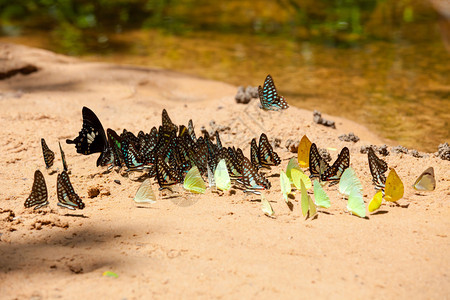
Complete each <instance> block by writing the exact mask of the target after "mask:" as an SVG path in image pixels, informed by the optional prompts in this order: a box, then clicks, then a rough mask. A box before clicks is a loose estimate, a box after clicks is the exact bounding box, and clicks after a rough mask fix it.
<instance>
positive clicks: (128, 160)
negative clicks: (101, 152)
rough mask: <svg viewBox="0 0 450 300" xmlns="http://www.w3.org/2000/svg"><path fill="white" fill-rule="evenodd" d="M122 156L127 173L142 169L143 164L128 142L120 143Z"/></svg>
mask: <svg viewBox="0 0 450 300" xmlns="http://www.w3.org/2000/svg"><path fill="white" fill-rule="evenodd" d="M122 154H123V159H124V161H125V166H127V168H128V171H131V170H139V169H142V165H143V164H142V162H141V161H140V158H139V155H138V152H137V150H136V147H135V146H134V144H133V143H131V142H130V141H128V140H125V141H122Z"/></svg>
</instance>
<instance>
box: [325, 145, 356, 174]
mask: <svg viewBox="0 0 450 300" xmlns="http://www.w3.org/2000/svg"><path fill="white" fill-rule="evenodd" d="M349 166H350V151H349V150H348V148H347V147H344V148H343V149H342V150H341V153H339V156H338V158H337V159H336V161H335V162H334V164H333V165H332V166H331V167H329V168H328V169H326V170H325V171H324V172H323V174H322V175H320V179H321V180H322V181H339V179H340V178H341V176H342V174H343V173H344V171H345V170H346V169H347V168H348V167H349Z"/></svg>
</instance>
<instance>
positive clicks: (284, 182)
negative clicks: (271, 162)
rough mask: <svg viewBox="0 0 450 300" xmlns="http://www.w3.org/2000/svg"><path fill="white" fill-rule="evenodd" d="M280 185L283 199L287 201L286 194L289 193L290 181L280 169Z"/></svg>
mask: <svg viewBox="0 0 450 300" xmlns="http://www.w3.org/2000/svg"><path fill="white" fill-rule="evenodd" d="M280 187H281V193H282V194H283V198H284V201H286V203H287V202H289V200H288V195H289V194H290V193H291V182H290V181H289V178H288V177H287V175H286V173H284V172H283V171H280Z"/></svg>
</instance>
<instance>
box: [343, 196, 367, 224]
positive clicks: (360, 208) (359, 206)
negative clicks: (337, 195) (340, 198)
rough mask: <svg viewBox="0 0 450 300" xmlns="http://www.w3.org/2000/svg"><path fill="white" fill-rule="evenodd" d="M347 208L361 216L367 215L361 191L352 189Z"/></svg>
mask: <svg viewBox="0 0 450 300" xmlns="http://www.w3.org/2000/svg"><path fill="white" fill-rule="evenodd" d="M347 210H348V211H349V212H351V213H352V214H353V215H356V216H358V217H360V218H365V217H366V205H365V203H364V199H363V196H362V193H361V191H358V190H356V189H354V190H352V191H351V193H350V195H349V196H348V201H347Z"/></svg>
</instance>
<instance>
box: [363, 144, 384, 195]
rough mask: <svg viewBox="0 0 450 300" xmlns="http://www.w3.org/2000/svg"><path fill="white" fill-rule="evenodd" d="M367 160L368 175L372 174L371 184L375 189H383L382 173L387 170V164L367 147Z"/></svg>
mask: <svg viewBox="0 0 450 300" xmlns="http://www.w3.org/2000/svg"><path fill="white" fill-rule="evenodd" d="M367 158H368V160H369V168H370V173H371V174H372V182H373V184H374V185H375V189H377V190H381V189H384V187H385V184H386V176H385V175H384V173H385V172H386V171H387V169H388V165H387V163H386V162H385V161H384V160H382V159H381V158H378V157H377V155H376V154H375V152H374V151H373V149H372V147H369V151H368V152H367Z"/></svg>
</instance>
